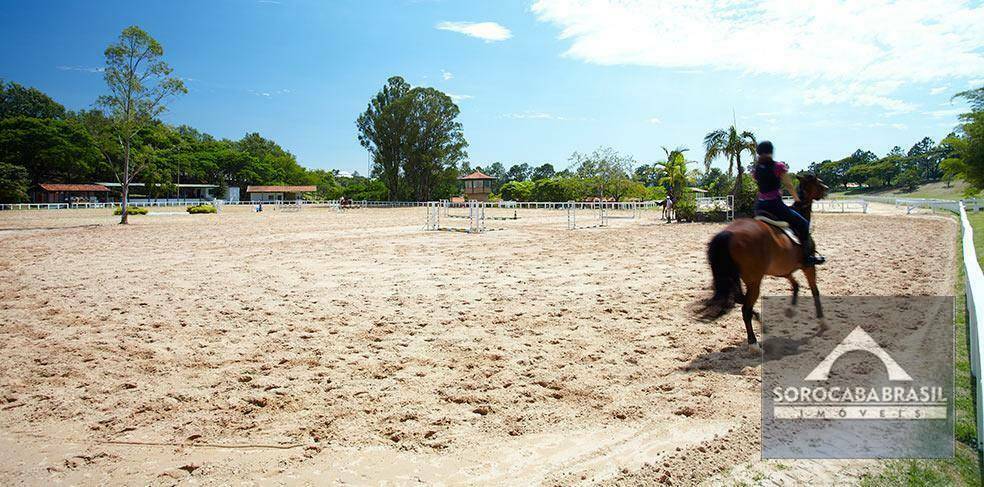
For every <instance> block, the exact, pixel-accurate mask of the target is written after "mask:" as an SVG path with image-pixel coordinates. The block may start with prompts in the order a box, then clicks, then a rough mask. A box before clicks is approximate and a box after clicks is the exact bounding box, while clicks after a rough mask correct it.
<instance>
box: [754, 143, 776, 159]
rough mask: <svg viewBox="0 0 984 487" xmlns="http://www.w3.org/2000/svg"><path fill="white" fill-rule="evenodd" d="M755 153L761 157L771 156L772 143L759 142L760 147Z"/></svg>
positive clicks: (756, 148) (757, 147)
mask: <svg viewBox="0 0 984 487" xmlns="http://www.w3.org/2000/svg"><path fill="white" fill-rule="evenodd" d="M755 153H756V154H758V155H760V156H771V155H772V142H769V141H768V140H763V141H762V142H759V143H758V146H756V147H755Z"/></svg>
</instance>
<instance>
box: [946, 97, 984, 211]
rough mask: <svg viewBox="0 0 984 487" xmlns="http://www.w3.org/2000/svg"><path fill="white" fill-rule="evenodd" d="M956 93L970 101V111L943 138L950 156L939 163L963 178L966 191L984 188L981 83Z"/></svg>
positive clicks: (983, 113)
mask: <svg viewBox="0 0 984 487" xmlns="http://www.w3.org/2000/svg"><path fill="white" fill-rule="evenodd" d="M957 96H960V97H963V98H966V99H967V100H968V101H969V102H970V106H971V111H970V113H965V114H963V115H961V116H960V121H961V124H960V130H959V131H958V132H957V133H956V134H952V135H950V136H949V137H947V138H946V139H945V140H944V142H945V143H946V145H947V147H948V148H949V156H948V157H947V159H945V162H944V163H942V166H943V169H944V171H946V173H947V174H950V175H956V176H960V177H961V178H962V179H963V180H964V181H966V182H967V184H968V186H969V187H968V190H967V192H968V193H973V192H978V191H982V190H984V87H981V88H977V89H975V90H970V91H965V92H963V93H960V94H958V95H957Z"/></svg>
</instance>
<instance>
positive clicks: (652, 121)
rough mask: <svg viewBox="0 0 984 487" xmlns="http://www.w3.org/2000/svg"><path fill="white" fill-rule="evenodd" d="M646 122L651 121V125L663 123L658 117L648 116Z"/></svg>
mask: <svg viewBox="0 0 984 487" xmlns="http://www.w3.org/2000/svg"><path fill="white" fill-rule="evenodd" d="M648 122H649V123H651V124H653V125H659V124H661V123H663V121H662V120H660V119H658V118H656V117H653V118H650V119H649V120H648Z"/></svg>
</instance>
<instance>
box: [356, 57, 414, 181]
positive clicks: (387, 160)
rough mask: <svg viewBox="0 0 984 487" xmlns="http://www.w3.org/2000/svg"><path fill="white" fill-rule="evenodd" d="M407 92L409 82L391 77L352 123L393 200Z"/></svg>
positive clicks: (401, 153)
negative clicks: (356, 128)
mask: <svg viewBox="0 0 984 487" xmlns="http://www.w3.org/2000/svg"><path fill="white" fill-rule="evenodd" d="M408 93H410V83H407V82H406V81H405V80H404V79H403V78H401V77H399V76H393V77H391V78H390V79H388V80H386V85H384V86H383V88H382V89H381V90H379V93H376V96H374V97H373V98H372V100H370V101H369V106H368V107H366V111H365V112H363V113H362V114H361V115H359V118H358V119H357V120H356V122H355V124H356V127H358V129H359V143H360V144H362V146H363V147H365V148H366V150H368V151H369V153H370V155H371V157H372V161H373V169H372V173H373V174H375V175H377V176H378V177H379V178H380V179H382V181H383V183H384V184H385V185H386V188H387V189H389V194H390V198H392V199H397V198H398V197H399V195H400V189H401V188H400V177H401V173H400V171H401V169H402V167H403V161H404V159H405V158H406V154H405V152H404V151H405V150H406V138H407V136H408V134H409V132H410V126H409V125H410V122H409V118H410V111H409V102H408V100H407V98H406V97H407V94H408Z"/></svg>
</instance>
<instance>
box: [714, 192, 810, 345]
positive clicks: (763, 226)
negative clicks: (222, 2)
mask: <svg viewBox="0 0 984 487" xmlns="http://www.w3.org/2000/svg"><path fill="white" fill-rule="evenodd" d="M797 179H799V191H798V193H799V196H800V201H799V202H797V203H795V204H793V209H794V210H796V211H797V212H798V213H799V214H800V215H803V217H804V218H806V219H807V220H809V219H810V215H811V213H812V207H813V200H818V199H821V198H823V197H824V196H826V194H827V186H826V185H825V184H823V181H821V180H820V179H819V178H817V177H816V176H815V175H812V174H806V175H800V176H797ZM707 259H708V261H710V264H711V274H712V275H713V278H714V295H713V296H711V297H710V298H709V299H707V300H706V301H704V302H703V306H702V307H701V308H700V310H699V313H700V315H701V317H702V318H704V319H707V320H715V319H717V318H720V317H721V316H723V315H724V314H725V313H727V312H728V310H730V309H731V308H732V307H733V306H734V305H735V304H736V303H741V304H742V306H741V317H742V319H743V320H744V321H745V331H746V332H747V333H748V344H749V345H754V344H755V343H756V341H757V340H756V339H755V332H754V331H753V330H752V316H755V317H758V313H756V312H755V311H753V309H752V307H753V306H754V305H755V302H756V301H758V298H759V289H760V286H761V284H762V278H763V277H764V276H777V277H785V278H786V279H789V283H790V284H792V286H793V304H794V305H795V304H796V300H797V298H798V297H799V283H797V282H796V279H795V278H793V272H796V270H799V269H802V270H803V274H804V275H805V276H806V282H807V283H809V285H810V291H812V292H813V302H814V305H815V306H816V310H817V318H823V309H822V308H821V307H820V291H818V290H817V272H816V268H815V267H803V250H802V248H800V246H798V245H796V244H794V243H793V241H792V240H791V239H790V238H789V237H788V236H786V235H785V234H784V232H783V231H782V230H780V229H778V228H776V227H775V226H773V225H770V224H768V223H765V222H763V221H759V220H753V219H751V218H739V219H737V220H735V221H734V222H732V223H731V224H730V225H728V226H727V227H725V229H724V230H722V231H721V232H719V233H718V234H717V235H715V236H714V238H712V239H711V242H710V243H709V244H708V245H707ZM739 278H740V279H741V282H744V283H745V291H744V292H742V290H741V283H740V282H739Z"/></svg>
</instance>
